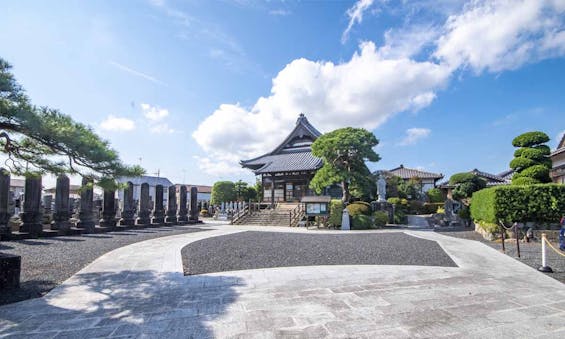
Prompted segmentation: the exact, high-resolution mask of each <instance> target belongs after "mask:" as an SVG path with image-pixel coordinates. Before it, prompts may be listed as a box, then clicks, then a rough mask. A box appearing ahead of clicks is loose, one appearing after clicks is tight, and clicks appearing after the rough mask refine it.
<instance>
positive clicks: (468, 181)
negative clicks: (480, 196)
mask: <svg viewBox="0 0 565 339" xmlns="http://www.w3.org/2000/svg"><path fill="white" fill-rule="evenodd" d="M449 184H450V185H455V186H456V187H455V188H454V189H453V192H452V196H453V199H456V200H463V201H464V200H466V199H469V198H470V197H471V195H473V192H476V191H479V190H481V189H483V188H485V187H486V186H487V183H486V181H485V180H484V179H482V178H481V177H479V176H478V175H476V174H475V173H470V172H464V173H455V174H453V175H452V176H451V178H449ZM464 202H465V201H464Z"/></svg>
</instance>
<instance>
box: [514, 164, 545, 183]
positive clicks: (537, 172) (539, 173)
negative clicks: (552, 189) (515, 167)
mask: <svg viewBox="0 0 565 339" xmlns="http://www.w3.org/2000/svg"><path fill="white" fill-rule="evenodd" d="M520 177H529V178H532V179H535V180H537V181H538V183H544V182H548V180H547V178H549V168H547V167H546V166H544V165H534V166H531V167H528V168H526V169H524V170H523V171H522V172H520V176H519V178H520Z"/></svg>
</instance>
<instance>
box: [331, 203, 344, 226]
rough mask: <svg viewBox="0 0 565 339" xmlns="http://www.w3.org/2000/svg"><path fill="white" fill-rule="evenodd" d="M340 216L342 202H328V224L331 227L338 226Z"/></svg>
mask: <svg viewBox="0 0 565 339" xmlns="http://www.w3.org/2000/svg"><path fill="white" fill-rule="evenodd" d="M342 214H343V201H341V200H338V199H332V200H331V201H330V216H329V218H328V223H329V224H330V225H332V226H340V225H341V216H342Z"/></svg>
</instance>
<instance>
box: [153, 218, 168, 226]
mask: <svg viewBox="0 0 565 339" xmlns="http://www.w3.org/2000/svg"><path fill="white" fill-rule="evenodd" d="M151 224H152V225H155V226H160V225H164V224H165V218H164V217H162V216H155V217H153V218H151Z"/></svg>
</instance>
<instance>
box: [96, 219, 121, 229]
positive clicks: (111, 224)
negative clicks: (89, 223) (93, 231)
mask: <svg viewBox="0 0 565 339" xmlns="http://www.w3.org/2000/svg"><path fill="white" fill-rule="evenodd" d="M116 224H117V220H116V219H115V218H104V219H100V227H106V228H107V229H108V230H113V229H114V228H116Z"/></svg>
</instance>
